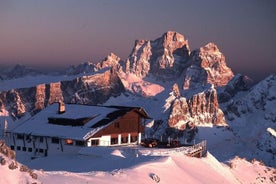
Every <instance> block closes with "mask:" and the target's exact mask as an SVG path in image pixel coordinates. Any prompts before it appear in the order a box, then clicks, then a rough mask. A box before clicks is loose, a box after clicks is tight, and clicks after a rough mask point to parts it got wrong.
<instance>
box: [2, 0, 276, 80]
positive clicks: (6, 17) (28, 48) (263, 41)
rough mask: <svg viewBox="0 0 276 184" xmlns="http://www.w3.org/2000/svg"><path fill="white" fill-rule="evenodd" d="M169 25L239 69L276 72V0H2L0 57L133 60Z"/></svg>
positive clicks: (47, 63)
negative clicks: (136, 49) (137, 44)
mask: <svg viewBox="0 0 276 184" xmlns="http://www.w3.org/2000/svg"><path fill="white" fill-rule="evenodd" d="M168 30H172V31H177V32H179V33H181V34H183V35H184V36H185V38H186V39H188V40H189V44H190V48H191V49H196V48H199V47H201V46H204V45H205V44H207V43H208V42H214V43H216V44H217V45H218V47H219V49H220V50H221V51H222V52H223V53H224V55H225V57H226V62H227V64H228V66H230V67H231V68H232V69H233V71H234V72H235V73H242V74H246V75H249V76H250V77H252V78H254V79H257V80H258V79H260V78H263V77H265V76H267V75H269V74H270V73H276V61H275V60H276V59H275V58H276V50H275V48H276V0H231V1H229V0H193V1H191V0H138V1H134V0H0V64H2V65H3V64H7V63H10V64H17V63H20V64H25V65H29V66H40V67H53V68H55V67H61V66H69V65H72V64H74V65H77V64H79V63H81V62H85V61H95V62H98V61H100V60H102V59H103V58H104V57H105V56H106V55H108V54H109V53H110V52H114V53H115V54H116V55H118V56H119V57H121V58H122V59H125V58H127V56H128V55H129V54H130V52H131V50H132V48H133V46H134V41H135V40H136V39H150V40H154V39H156V38H157V37H160V36H161V35H162V34H163V33H165V32H166V31H168Z"/></svg>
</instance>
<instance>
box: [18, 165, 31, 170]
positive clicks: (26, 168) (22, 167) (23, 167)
mask: <svg viewBox="0 0 276 184" xmlns="http://www.w3.org/2000/svg"><path fill="white" fill-rule="evenodd" d="M19 170H20V171H21V172H30V169H29V168H28V167H27V166H25V165H21V166H20V169H19Z"/></svg>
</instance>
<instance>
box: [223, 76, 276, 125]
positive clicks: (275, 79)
mask: <svg viewBox="0 0 276 184" xmlns="http://www.w3.org/2000/svg"><path fill="white" fill-rule="evenodd" d="M275 109H276V74H273V75H270V76H269V77H267V78H266V79H265V80H263V81H261V82H260V83H258V84H257V85H256V86H254V87H253V88H252V89H251V90H250V92H249V93H248V94H247V95H246V96H244V97H243V98H240V99H238V100H234V101H232V102H231V103H229V104H228V106H227V108H226V111H227V112H228V113H227V116H228V118H229V119H233V118H234V117H233V114H234V115H235V116H237V117H240V116H241V115H242V114H247V113H254V112H257V111H262V112H263V116H264V119H266V120H270V121H271V122H276V118H275V117H276V111H275Z"/></svg>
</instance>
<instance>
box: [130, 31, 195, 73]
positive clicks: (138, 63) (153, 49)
mask: <svg viewBox="0 0 276 184" xmlns="http://www.w3.org/2000/svg"><path fill="white" fill-rule="evenodd" d="M189 52H190V50H189V44H188V41H187V40H185V39H184V36H183V35H181V34H179V33H177V32H173V31H168V32H167V33H165V34H163V36H162V37H161V38H158V39H156V40H154V41H149V40H136V41H135V46H134V48H133V50H132V52H131V54H130V56H129V57H128V59H127V61H126V72H131V73H135V74H136V75H137V76H139V77H145V76H147V75H148V74H149V73H152V74H154V75H157V76H162V75H165V76H174V75H179V74H180V73H181V72H182V71H183V69H184V68H185V66H186V65H187V60H188V58H189Z"/></svg>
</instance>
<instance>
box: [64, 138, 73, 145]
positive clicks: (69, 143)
mask: <svg viewBox="0 0 276 184" xmlns="http://www.w3.org/2000/svg"><path fill="white" fill-rule="evenodd" d="M65 144H66V145H73V140H72V139H65Z"/></svg>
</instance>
